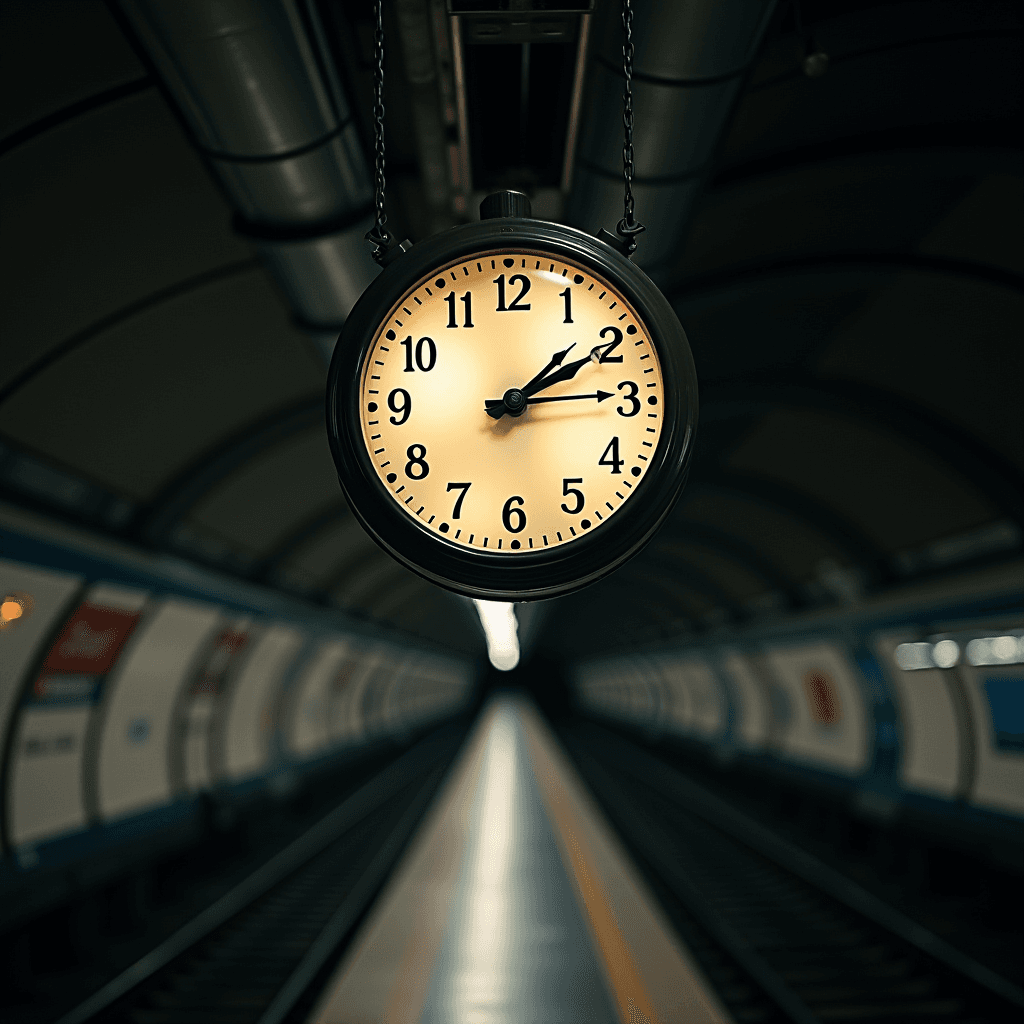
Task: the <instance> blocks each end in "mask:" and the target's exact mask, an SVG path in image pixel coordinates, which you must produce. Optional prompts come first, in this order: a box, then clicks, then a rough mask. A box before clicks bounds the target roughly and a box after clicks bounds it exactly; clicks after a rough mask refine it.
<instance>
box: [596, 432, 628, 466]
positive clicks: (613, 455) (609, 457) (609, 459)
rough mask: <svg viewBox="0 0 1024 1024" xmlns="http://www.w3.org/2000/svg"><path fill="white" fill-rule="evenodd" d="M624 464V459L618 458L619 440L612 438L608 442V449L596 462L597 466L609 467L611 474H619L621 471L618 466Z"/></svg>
mask: <svg viewBox="0 0 1024 1024" xmlns="http://www.w3.org/2000/svg"><path fill="white" fill-rule="evenodd" d="M623 462H625V459H620V458H619V439H618V437H613V438H612V439H611V440H610V441H609V442H608V447H607V448H605V450H604V451H603V452H602V453H601V458H599V459H598V460H597V464H598V465H599V466H611V467H612V472H613V473H621V472H622V470H621V469H619V466H621V465H622V463H623Z"/></svg>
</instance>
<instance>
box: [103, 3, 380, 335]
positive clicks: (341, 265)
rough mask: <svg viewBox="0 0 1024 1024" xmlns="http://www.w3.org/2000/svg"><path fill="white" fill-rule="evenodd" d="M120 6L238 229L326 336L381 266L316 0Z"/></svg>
mask: <svg viewBox="0 0 1024 1024" xmlns="http://www.w3.org/2000/svg"><path fill="white" fill-rule="evenodd" d="M121 7H122V9H123V10H124V13H125V15H126V16H127V18H128V20H129V22H130V23H131V25H132V27H133V28H134V30H135V32H136V34H137V36H138V38H139V40H140V42H141V43H142V45H143V46H144V47H145V49H146V50H147V51H148V53H149V56H150V58H151V60H152V61H153V64H154V65H155V67H156V70H157V73H158V74H159V75H160V77H161V78H162V79H163V82H164V85H165V86H166V88H167V90H168V92H169V93H170V94H171V96H172V97H173V98H174V100H175V102H176V103H177V105H178V109H179V110H180V112H181V115H182V117H183V118H184V120H185V122H186V123H187V124H188V126H189V128H190V130H191V132H192V136H193V140H194V142H195V144H196V146H197V147H198V148H199V149H200V150H201V151H202V153H203V154H204V155H205V157H206V159H207V162H208V163H209V165H210V167H211V168H212V170H213V171H214V173H215V174H216V175H217V177H218V178H219V180H220V183H221V185H222V186H223V188H224V190H225V191H226V192H227V194H228V196H229V197H230V199H231V202H232V203H233V204H234V207H235V209H236V211H237V215H238V216H237V221H236V225H237V227H238V230H239V231H240V233H242V234H243V235H245V236H246V237H248V238H249V239H251V240H252V241H253V242H254V244H255V245H256V246H257V248H258V250H259V252H260V253H261V255H262V256H263V259H264V261H265V262H266V264H267V266H268V268H269V269H270V271H271V273H272V274H273V275H274V277H275V278H276V279H277V281H278V283H279V284H280V286H281V288H282V289H283V290H284V292H285V294H286V295H287V297H288V299H289V301H290V303H291V306H292V310H293V312H294V314H295V317H296V319H297V320H298V322H299V323H300V325H302V326H303V327H305V328H306V329H307V330H309V331H310V332H311V333H313V334H314V335H315V336H319V337H320V338H322V339H323V340H324V341H326V340H327V339H329V342H330V345H332V346H333V342H334V339H335V338H336V337H337V333H338V330H339V329H340V327H341V325H342V324H343V323H344V321H345V318H346V316H347V315H348V313H349V310H350V309H351V308H352V306H353V305H354V304H355V301H356V299H358V298H359V296H360V294H361V293H362V291H363V289H364V288H365V287H366V285H367V284H368V283H369V282H370V281H371V280H372V278H373V277H374V276H375V275H376V273H377V272H378V268H377V266H376V265H375V264H374V262H373V260H372V259H371V258H370V255H369V246H368V245H367V244H366V242H365V241H364V239H363V235H364V234H365V233H366V231H367V230H368V229H369V227H370V226H371V224H372V222H373V217H372V185H371V181H370V176H369V173H368V170H367V165H366V161H365V158H364V156H363V153H362V150H361V147H360V144H359V140H358V138H357V136H356V131H355V126H354V124H353V123H352V117H351V112H350V110H349V107H348V104H347V102H346V100H345V96H344V94H343V91H342V89H341V86H340V83H339V82H338V80H337V76H336V74H335V70H334V67H333V64H332V63H331V59H330V56H329V53H328V49H327V47H326V45H325V41H324V36H323V31H322V27H321V25H320V23H319V20H318V18H317V15H316V11H315V9H314V5H313V4H312V3H308V4H307V3H302V2H301V0H218V2H217V3H189V2H183V0H121ZM321 343H322V342H321Z"/></svg>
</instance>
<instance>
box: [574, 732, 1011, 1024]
mask: <svg viewBox="0 0 1024 1024" xmlns="http://www.w3.org/2000/svg"><path fill="white" fill-rule="evenodd" d="M562 738H563V741H564V742H565V743H566V745H567V747H568V748H569V751H570V753H571V754H572V755H573V756H574V757H575V759H576V762H577V764H578V766H579V768H580V770H581V772H582V774H583V776H584V778H585V780H586V781H587V783H588V784H589V785H590V787H591V789H592V790H593V792H594V793H595V795H596V796H597V798H598V800H599V802H600V803H601V804H602V805H603V807H604V810H605V812H606V813H607V814H608V815H609V817H610V818H611V820H612V822H613V823H614V824H615V826H616V827H617V830H618V832H619V834H620V836H621V837H622V838H623V840H624V842H625V843H626V845H627V847H628V848H629V849H630V852H631V853H632V855H633V856H634V857H635V859H636V860H637V861H638V862H639V864H640V866H641V868H642V870H644V872H645V874H646V876H647V878H648V881H649V882H650V884H651V885H652V888H653V889H654V890H655V892H656V894H657V895H658V897H659V898H660V899H661V901H662V903H663V906H664V907H665V909H666V911H667V912H668V913H669V914H670V916H671V917H672V918H673V923H674V924H675V925H676V927H677V929H678V931H679V933H680V935H681V937H682V938H683V939H684V941H686V943H687V945H688V946H689V947H690V949H691V951H692V952H693V954H694V956H695V957H696V958H697V960H698V961H699V962H700V964H701V966H702V968H703V970H704V972H705V974H706V975H707V977H708V979H709V981H710V982H711V984H712V986H713V987H714V988H715V989H716V991H717V992H718V993H719V996H720V997H721V999H722V1000H723V1002H724V1003H725V1004H726V1005H727V1007H728V1009H729V1011H730V1013H731V1014H732V1016H733V1017H734V1019H735V1020H736V1021H738V1022H743V1024H747V1022H749V1024H755V1022H756V1024H761V1022H764V1024H774V1022H776V1021H793V1022H797V1024H821V1022H826V1021H842V1022H844V1024H857V1022H863V1024H897V1022H925V1021H927V1022H942V1024H1002V1022H1006V1021H1014V1020H1019V1019H1021V1008H1022V1007H1024V992H1022V991H1021V990H1020V989H1019V988H1018V987H1016V986H1015V985H1014V984H1013V983H1011V982H1009V981H1007V980H1006V979H1005V978H1003V977H1002V976H1000V975H998V974H996V973H995V972H994V971H992V970H990V969H989V968H987V967H985V966H984V965H982V964H980V963H978V962H977V961H975V960H973V959H972V958H970V957H969V956H967V955H966V954H964V953H963V952H961V951H960V950H957V949H954V948H953V947H951V946H950V945H949V944H948V943H946V942H945V941H943V940H942V939H940V938H938V937H937V936H935V935H934V934H932V933H931V932H929V931H928V930H927V929H925V928H923V927H922V926H921V925H919V924H918V923H916V922H914V921H912V920H911V919H909V918H907V917H905V916H904V915H902V914H900V913H899V912H898V911H896V910H894V909H893V908H891V907H889V906H888V905H887V904H885V903H884V902H883V901H881V900H879V899H878V898H877V897H875V896H874V895H872V894H870V893H868V892H867V891H865V890H864V889H862V888H861V887H859V886H858V885H856V884H855V883H853V882H851V881H850V880H849V879H847V878H846V877H845V876H843V875H841V874H840V873H839V872H836V871H835V870H834V869H832V868H831V867H829V866H827V865H825V864H823V863H822V862H820V861H818V860H817V859H816V858H814V857H811V856H810V855H808V854H807V853H806V852H805V851H803V850H801V849H800V848H798V847H796V846H794V845H793V844H791V843H789V842H787V841H786V840H783V839H781V838H779V837H778V836H777V835H775V834H774V833H772V832H770V831H769V830H768V829H765V828H764V827H763V826H761V825H760V824H758V823H756V822H754V821H752V820H751V819H750V818H748V817H747V816H745V815H743V814H741V813H740V812H738V811H736V810H735V808H733V807H732V806H731V805H729V804H728V803H726V802H725V801H723V800H721V799H720V798H719V797H717V796H715V795H713V794H711V793H710V792H708V791H707V790H705V789H703V788H702V787H700V786H699V785H697V784H696V783H694V782H693V781H692V780H691V779H689V778H688V777H687V776H685V775H684V774H683V773H681V772H679V771H678V770H676V769H674V768H672V767H671V766H669V765H667V764H665V763H664V762H662V761H660V760H658V759H657V758H655V757H653V756H651V755H650V754H648V753H647V752H646V751H644V750H643V749H642V748H641V747H639V746H637V745H636V744H633V743H631V742H629V741H627V740H625V739H623V738H621V737H619V736H617V735H615V734H613V733H611V732H609V731H607V730H605V729H600V728H597V727H593V728H584V729H577V730H574V731H573V732H571V733H568V734H566V735H563V737H562Z"/></svg>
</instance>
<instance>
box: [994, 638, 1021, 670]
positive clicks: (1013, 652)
mask: <svg viewBox="0 0 1024 1024" xmlns="http://www.w3.org/2000/svg"><path fill="white" fill-rule="evenodd" d="M992 657H993V659H994V660H995V661H998V662H1003V663H1004V664H1005V663H1007V662H1013V661H1016V660H1017V638H1016V637H1015V636H994V637H993V638H992Z"/></svg>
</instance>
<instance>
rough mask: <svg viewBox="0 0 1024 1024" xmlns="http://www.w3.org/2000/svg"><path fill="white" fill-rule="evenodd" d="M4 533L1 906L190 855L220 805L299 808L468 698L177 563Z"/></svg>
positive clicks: (416, 659) (316, 618) (55, 534)
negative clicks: (135, 865)
mask: <svg viewBox="0 0 1024 1024" xmlns="http://www.w3.org/2000/svg"><path fill="white" fill-rule="evenodd" d="M26 521H27V520H26ZM2 525H3V544H2V550H0V600H4V601H12V600H13V601H15V602H18V603H19V604H20V607H21V609H22V611H21V613H20V614H18V615H17V617H16V618H15V619H13V620H10V618H9V617H8V619H7V620H6V622H5V625H4V627H3V628H2V629H0V733H2V736H3V741H4V748H3V753H4V758H3V765H2V779H0V783H2V785H0V817H2V836H3V857H2V861H0V903H2V902H3V894H4V892H5V890H6V891H7V892H8V893H10V892H12V891H14V890H19V891H21V890H24V889H25V887H26V885H33V884H35V882H34V881H33V880H39V881H40V884H42V880H43V879H45V878H46V877H48V876H57V875H59V876H61V877H62V878H64V879H70V881H69V882H68V885H69V886H71V885H72V884H73V877H74V876H75V872H76V871H78V870H79V868H81V866H82V865H85V864H86V863H91V864H95V863H96V862H97V860H98V859H100V860H102V859H103V858H105V857H106V858H108V859H110V860H112V861H117V860H120V862H122V863H129V862H130V861H131V859H132V857H133V856H135V855H136V853H133V851H136V852H137V853H138V855H139V856H141V855H142V850H143V849H145V850H147V851H148V853H152V851H153V850H154V849H158V848H159V847H160V845H161V844H164V843H166V844H167V845H168V846H173V845H175V844H180V843H181V842H183V841H185V840H186V839H187V838H188V837H189V836H190V835H192V834H194V833H196V832H197V830H199V829H201V827H202V825H201V822H202V820H204V816H205V817H207V818H208V816H209V813H210V808H211V806H214V807H216V808H218V809H220V810H221V811H223V809H224V808H230V807H232V806H238V807H242V806H246V805H251V804H252V803H253V801H255V800H258V799H260V798H261V797H268V796H271V797H273V796H275V795H277V796H280V795H281V794H287V793H289V792H293V791H296V790H297V789H298V788H299V787H300V786H301V784H302V781H303V776H304V775H307V774H308V775H310V776H312V775H314V774H316V773H321V772H323V771H326V770H330V769H332V768H338V767H343V765H344V763H345V762H346V760H354V759H356V758H358V757H359V756H360V754H361V752H365V751H367V750H368V749H371V748H373V749H379V748H380V746H381V744H382V743H383V744H384V745H385V746H386V745H387V744H388V743H395V742H404V741H407V740H408V739H410V738H411V737H412V736H413V735H414V734H415V732H416V731H417V730H420V729H422V728H424V727H425V726H427V725H429V724H430V723H433V722H437V721H439V720H440V719H442V718H445V717H448V716H451V715H453V714H455V713H457V712H458V711H460V710H461V709H462V708H464V707H465V706H466V705H467V703H468V702H469V700H470V698H471V695H472V690H473V686H474V682H475V679H476V675H477V666H476V665H475V664H474V663H473V662H472V660H470V659H469V658H461V659H460V658H457V657H452V656H450V655H447V654H445V653H444V652H441V651H439V650H437V649H434V650H430V649H428V648H427V647H426V645H425V644H424V645H417V644H416V642H415V641H414V640H411V639H410V638H408V637H403V636H401V635H394V634H389V633H384V632H381V631H376V630H374V629H373V628H371V627H368V626H363V625H362V624H359V623H351V624H349V625H348V626H345V625H344V624H342V625H339V623H344V620H341V619H340V618H339V617H338V616H337V615H336V614H333V615H332V614H330V613H327V612H326V611H323V610H321V609H318V608H316V607H315V606H312V605H303V604H301V603H300V602H291V601H287V600H282V599H281V597H280V595H277V594H274V593H272V592H270V591H263V590H261V589H260V588H258V587H254V586H253V587H250V586H247V585H244V584H239V583H236V582H234V581H231V580H229V579H227V578H226V577H217V576H216V575H215V574H213V573H206V572H204V571H202V570H198V569H196V568H195V567H194V566H190V565H188V564H187V563H183V562H179V561H177V560H174V559H167V558H163V557H161V558H149V557H147V556H145V555H144V554H140V553H138V552H133V551H131V550H128V549H124V548H120V547H116V546H114V545H110V544H108V543H106V542H97V543H91V542H89V541H88V539H86V538H82V537H77V538H76V537H75V536H74V535H72V534H71V533H69V532H66V531H63V532H62V531H52V530H51V531H47V530H46V529H42V530H38V529H32V528H30V529H25V530H24V531H22V530H19V529H17V528H15V529H10V528H9V527H10V523H9V522H4V523H3V524H2ZM7 556H15V557H7ZM8 610H10V606H8ZM58 888H59V886H58ZM3 916H6V915H3Z"/></svg>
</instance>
